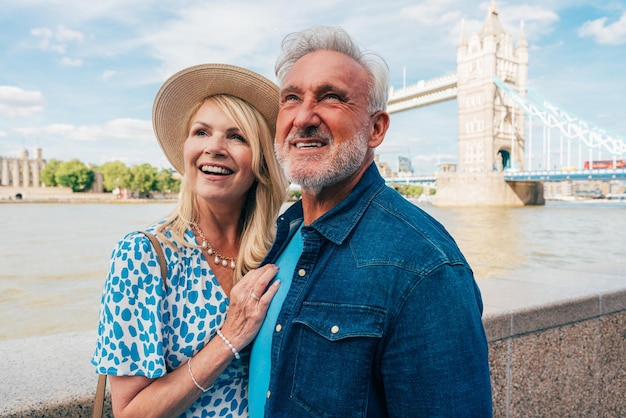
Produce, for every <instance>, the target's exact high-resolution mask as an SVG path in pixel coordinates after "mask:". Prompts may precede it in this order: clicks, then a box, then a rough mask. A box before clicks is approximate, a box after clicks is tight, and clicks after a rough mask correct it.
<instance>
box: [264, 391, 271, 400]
mask: <svg viewBox="0 0 626 418" xmlns="http://www.w3.org/2000/svg"><path fill="white" fill-rule="evenodd" d="M271 395H272V392H270V391H269V390H268V391H267V394H266V395H265V397H266V398H267V399H269V398H270V396H271Z"/></svg>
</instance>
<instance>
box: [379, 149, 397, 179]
mask: <svg viewBox="0 0 626 418" xmlns="http://www.w3.org/2000/svg"><path fill="white" fill-rule="evenodd" d="M374 162H375V163H376V167H378V171H379V172H380V175H381V176H383V177H384V178H386V179H388V178H392V177H396V173H394V172H393V170H391V167H389V164H387V163H386V162H385V161H380V156H379V155H378V154H376V155H374Z"/></svg>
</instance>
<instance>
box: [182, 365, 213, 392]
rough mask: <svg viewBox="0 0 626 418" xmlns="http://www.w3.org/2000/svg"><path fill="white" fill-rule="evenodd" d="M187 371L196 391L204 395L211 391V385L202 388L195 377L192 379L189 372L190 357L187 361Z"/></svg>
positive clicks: (191, 374)
mask: <svg viewBox="0 0 626 418" xmlns="http://www.w3.org/2000/svg"><path fill="white" fill-rule="evenodd" d="M187 371H188V372H189V376H191V380H193V384H194V385H196V387H197V388H198V389H200V390H201V391H202V392H204V393H206V392H208V391H210V390H211V388H212V387H213V385H211V386H209V387H208V388H206V389H205V388H203V387H202V386H200V383H198V381H197V380H196V378H195V377H193V373H192V372H191V357H189V358H188V359H187Z"/></svg>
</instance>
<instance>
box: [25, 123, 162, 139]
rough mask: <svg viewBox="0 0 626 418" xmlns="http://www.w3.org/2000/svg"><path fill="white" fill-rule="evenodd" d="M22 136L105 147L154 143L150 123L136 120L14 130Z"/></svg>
mask: <svg viewBox="0 0 626 418" xmlns="http://www.w3.org/2000/svg"><path fill="white" fill-rule="evenodd" d="M15 131H16V132H18V133H20V134H22V135H24V136H44V137H45V136H50V137H56V138H60V139H66V140H72V141H81V142H82V141H101V142H103V143H104V144H105V145H106V144H107V143H110V142H111V141H112V140H118V141H130V142H137V141H154V134H153V131H152V123H151V122H150V121H145V120H138V119H115V120H112V121H110V122H107V123H105V124H104V125H83V126H74V125H70V124H62V123H55V124H51V125H47V126H40V127H28V128H16V129H15Z"/></svg>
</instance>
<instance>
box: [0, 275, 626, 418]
mask: <svg viewBox="0 0 626 418" xmlns="http://www.w3.org/2000/svg"><path fill="white" fill-rule="evenodd" d="M478 284H479V286H480V289H481V292H482V295H483V301H484V304H485V310H484V314H483V323H484V325H485V330H486V333H487V338H488V340H489V355H490V368H491V377H492V385H493V402H494V417H579V416H580V417H582V416H584V417H619V416H626V398H625V397H624V387H625V386H624V382H626V264H622V265H617V266H607V265H584V266H572V267H571V268H568V269H561V270H551V269H546V270H545V271H543V272H542V273H541V274H537V275H535V276H532V277H531V276H527V275H525V274H524V273H523V272H521V273H515V274H511V275H509V276H507V277H503V278H495V279H483V280H479V281H478ZM95 338H96V336H95V332H86V333H73V334H62V335H52V336H42V337H33V338H26V339H20V340H9V341H0V356H1V357H0V358H2V359H3V366H2V379H0V395H2V402H0V417H33V418H34V417H43V416H45V417H67V416H72V417H90V416H91V409H92V405H93V396H94V393H95V388H96V383H97V376H96V375H95V374H94V370H93V367H92V366H91V364H90V363H89V360H90V357H91V354H92V352H93V349H94V346H95ZM105 411H106V412H107V413H108V414H110V403H109V401H108V400H107V404H106V406H105ZM109 416H110V415H109Z"/></svg>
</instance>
